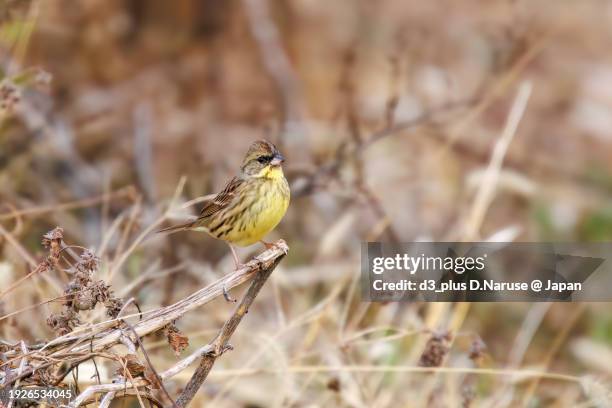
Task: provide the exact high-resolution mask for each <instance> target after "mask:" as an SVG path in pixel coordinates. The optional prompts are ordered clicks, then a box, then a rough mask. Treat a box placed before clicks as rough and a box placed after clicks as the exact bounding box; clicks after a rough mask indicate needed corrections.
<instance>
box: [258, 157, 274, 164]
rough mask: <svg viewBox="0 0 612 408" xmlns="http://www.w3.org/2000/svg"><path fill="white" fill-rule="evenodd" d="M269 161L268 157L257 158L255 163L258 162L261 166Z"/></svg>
mask: <svg viewBox="0 0 612 408" xmlns="http://www.w3.org/2000/svg"><path fill="white" fill-rule="evenodd" d="M270 160H271V158H270V157H268V156H260V157H258V158H257V161H258V162H260V163H261V164H267V163H269V162H270Z"/></svg>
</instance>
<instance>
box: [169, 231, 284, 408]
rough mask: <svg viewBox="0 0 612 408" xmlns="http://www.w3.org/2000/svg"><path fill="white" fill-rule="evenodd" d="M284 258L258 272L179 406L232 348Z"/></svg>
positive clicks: (189, 398)
mask: <svg viewBox="0 0 612 408" xmlns="http://www.w3.org/2000/svg"><path fill="white" fill-rule="evenodd" d="M279 243H280V245H282V247H281V248H282V250H284V251H286V250H287V246H286V244H285V243H284V242H282V241H279V242H277V244H276V245H279ZM282 258H283V257H282V256H281V257H278V258H276V259H275V260H274V261H273V262H272V264H270V265H269V266H268V267H267V268H265V269H262V270H261V271H260V272H259V273H258V274H257V276H256V277H255V279H253V282H252V283H251V286H249V289H248V290H247V293H246V294H245V295H244V297H243V298H242V300H241V301H240V304H239V305H238V306H237V307H236V309H235V310H234V313H233V314H232V316H231V317H230V318H229V319H228V320H227V321H226V322H225V324H224V325H223V327H222V328H221V331H220V332H219V334H218V335H217V337H216V338H215V340H214V341H213V342H212V344H211V345H212V349H211V350H210V351H208V352H207V353H205V354H204V355H203V356H202V359H201V360H200V365H199V366H198V368H197V369H196V371H195V373H193V376H192V377H191V379H190V380H189V382H188V383H187V385H186V386H185V389H184V390H183V392H182V393H181V395H180V396H179V398H178V399H177V400H176V404H177V405H178V406H179V407H181V408H182V407H186V406H187V404H189V402H190V401H191V400H192V399H193V397H194V396H195V394H196V392H197V391H198V390H199V389H200V387H201V386H202V384H203V383H204V381H205V380H206V377H207V376H208V373H210V370H211V369H212V367H213V365H214V364H215V361H216V360H217V358H218V357H220V356H221V355H222V354H223V353H224V352H225V351H227V350H228V349H231V346H230V345H229V339H230V338H231V337H232V334H234V331H236V328H237V327H238V325H239V324H240V322H241V321H242V318H243V317H244V315H245V314H247V313H248V311H249V308H250V307H251V304H253V301H254V300H255V298H256V297H257V294H258V293H259V291H260V290H261V288H262V287H263V285H264V283H266V281H267V280H268V278H269V277H270V275H271V274H272V271H274V269H275V268H276V266H277V265H278V263H279V262H280V261H281V259H282Z"/></svg>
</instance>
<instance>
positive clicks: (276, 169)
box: [256, 166, 285, 180]
mask: <svg viewBox="0 0 612 408" xmlns="http://www.w3.org/2000/svg"><path fill="white" fill-rule="evenodd" d="M256 177H262V178H267V179H271V180H279V179H282V178H283V177H285V175H284V174H283V168H282V167H281V166H266V167H264V168H263V169H262V170H261V171H260V172H259V174H257V176H256Z"/></svg>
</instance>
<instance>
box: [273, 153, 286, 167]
mask: <svg viewBox="0 0 612 408" xmlns="http://www.w3.org/2000/svg"><path fill="white" fill-rule="evenodd" d="M284 161H285V158H284V157H283V155H282V154H280V153H276V154H275V155H274V157H273V158H272V161H271V162H270V165H272V166H280V165H281V164H283V162H284Z"/></svg>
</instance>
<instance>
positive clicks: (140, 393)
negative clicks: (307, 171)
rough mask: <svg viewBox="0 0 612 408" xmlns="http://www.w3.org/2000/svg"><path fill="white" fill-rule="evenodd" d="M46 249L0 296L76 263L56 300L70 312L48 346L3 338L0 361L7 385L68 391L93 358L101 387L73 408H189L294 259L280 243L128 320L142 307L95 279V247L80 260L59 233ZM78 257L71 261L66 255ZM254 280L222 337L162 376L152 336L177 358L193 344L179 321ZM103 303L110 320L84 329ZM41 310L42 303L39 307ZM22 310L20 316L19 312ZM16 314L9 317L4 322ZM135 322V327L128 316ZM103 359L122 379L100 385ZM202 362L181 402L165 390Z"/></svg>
mask: <svg viewBox="0 0 612 408" xmlns="http://www.w3.org/2000/svg"><path fill="white" fill-rule="evenodd" d="M42 244H43V246H45V248H48V249H49V254H48V256H47V257H46V258H45V259H44V260H43V261H42V262H41V263H40V264H39V265H38V266H37V267H36V268H34V269H33V270H32V272H31V273H30V274H28V275H27V276H26V277H24V278H23V279H22V280H20V281H19V282H16V283H15V284H13V285H11V286H9V287H8V288H7V289H5V290H3V292H2V293H0V298H2V297H4V296H5V295H7V294H9V293H10V292H12V291H13V290H15V289H16V288H17V287H18V286H19V285H21V284H24V282H27V280H28V279H29V278H31V277H32V276H36V275H42V274H46V273H49V272H50V271H52V270H55V269H61V268H60V261H61V260H62V259H63V260H64V261H65V262H66V263H68V264H69V265H70V267H69V268H67V269H65V270H64V272H65V273H67V274H68V275H69V276H71V280H70V281H69V282H68V283H67V285H66V287H65V290H64V294H63V295H62V296H59V297H57V298H55V299H53V301H55V302H59V303H61V305H62V308H63V310H62V311H61V312H55V313H52V314H51V315H50V316H49V317H48V319H47V324H48V326H49V327H50V328H51V329H52V330H53V331H54V332H55V333H56V335H57V337H56V338H54V339H53V340H50V341H48V342H42V343H38V344H27V343H26V342H25V341H23V340H21V341H20V342H17V343H15V344H11V343H10V342H6V341H2V343H0V353H1V354H0V356H2V373H1V374H2V375H0V387H2V388H3V389H9V388H14V387H18V386H19V387H25V388H27V387H32V386H47V387H50V386H53V387H60V388H66V387H69V384H66V383H65V382H64V380H65V378H66V377H67V376H69V375H71V374H72V379H73V380H74V383H73V386H76V387H78V384H79V379H78V371H79V365H80V364H82V363H84V362H87V361H91V362H92V364H93V365H94V367H96V379H97V382H98V384H97V385H92V386H89V387H87V388H86V389H84V390H83V391H82V392H80V393H79V394H78V396H76V398H74V400H73V401H72V402H71V403H70V407H79V406H82V405H88V404H91V403H92V402H97V403H99V406H103V407H107V406H109V405H110V403H111V402H112V401H113V400H114V399H116V398H119V397H125V396H126V395H136V397H137V398H138V401H139V402H140V403H141V404H142V403H143V400H147V401H149V402H150V403H153V404H154V405H156V406H160V407H162V406H167V405H168V403H169V404H171V405H172V406H174V407H185V406H187V405H188V404H189V403H190V402H191V400H192V399H193V397H194V396H195V394H196V392H197V391H198V390H199V388H200V387H201V385H202V383H203V382H204V380H205V379H206V377H207V375H208V373H209V372H210V370H211V369H212V366H213V365H214V363H215V360H216V359H217V358H218V357H220V356H221V355H222V354H223V353H224V352H226V351H227V350H230V349H231V348H232V346H231V345H230V344H229V340H230V337H231V336H232V334H233V333H234V331H235V330H236V328H237V327H238V324H239V323H240V321H241V320H242V318H243V317H244V315H245V314H246V313H248V310H249V308H250V306H251V304H252V303H253V301H254V300H255V297H256V296H257V294H258V293H259V290H260V289H261V288H262V286H263V284H264V283H265V282H266V280H267V279H268V277H269V276H270V274H271V273H272V271H273V270H274V269H275V268H276V266H277V265H278V263H279V262H280V261H281V259H282V258H283V257H284V256H285V255H286V254H287V251H288V248H287V246H286V244H285V243H284V242H283V241H282V240H281V241H278V242H277V243H276V244H275V245H276V246H275V247H274V248H273V249H270V250H267V251H266V252H264V253H262V254H260V255H259V256H257V257H256V258H254V259H253V260H252V261H250V262H248V263H247V264H245V266H244V267H243V268H242V269H240V270H237V271H235V272H233V273H232V274H229V275H228V276H226V277H224V278H222V279H220V280H218V281H216V282H214V283H212V284H210V285H208V286H206V287H204V288H202V289H200V290H199V291H197V292H194V293H193V294H191V295H190V296H188V297H186V298H185V299H182V300H180V301H178V302H176V303H174V304H172V305H170V306H167V307H162V308H158V309H154V310H149V311H145V312H140V310H139V312H138V313H136V314H132V315H125V313H124V312H125V311H126V310H128V307H129V306H130V305H134V306H136V304H135V303H134V299H133V298H131V299H129V300H128V301H123V300H122V299H119V298H117V297H115V296H114V295H113V292H112V291H111V290H110V286H109V285H107V284H106V283H105V282H104V281H102V280H95V279H94V277H95V276H96V275H97V272H98V267H99V259H98V258H97V257H96V256H95V255H94V254H93V253H92V252H91V251H89V250H87V249H83V248H81V249H82V253H81V254H80V255H78V256H77V255H75V254H74V253H73V252H74V251H73V250H74V249H75V246H71V245H65V244H64V242H63V230H62V229H61V228H59V227H58V228H55V229H54V230H52V231H50V232H48V233H47V234H45V235H44V238H43V241H42ZM67 257H68V258H69V257H72V258H73V259H72V261H69V260H66V258H67ZM249 280H251V281H252V283H251V285H250V287H249V289H248V290H247V292H246V293H245V295H244V297H243V298H242V300H241V301H240V303H239V304H238V306H237V307H236V309H235V311H234V313H233V314H232V315H231V316H230V317H229V319H228V320H227V321H226V322H225V323H224V324H223V326H222V328H221V330H220V331H219V333H218V335H217V336H216V337H215V338H214V339H213V340H212V341H211V342H210V343H209V344H207V345H206V346H204V347H200V348H198V349H197V350H196V351H195V352H194V353H192V354H191V355H189V356H188V357H186V358H184V359H182V360H180V361H178V362H177V363H175V364H174V365H173V366H172V367H169V368H167V369H166V370H164V371H163V372H162V373H158V372H157V371H156V369H155V368H154V366H153V365H152V363H151V360H150V358H149V356H148V354H147V352H146V348H145V347H144V346H143V340H142V338H144V337H145V336H147V335H150V334H155V333H163V334H164V335H165V336H166V338H167V340H168V344H169V346H170V347H171V348H172V350H173V351H174V353H175V354H176V356H177V357H178V356H179V355H180V353H181V352H182V351H183V350H184V349H185V348H186V347H187V346H188V345H189V340H188V337H187V336H185V335H184V334H182V333H181V331H180V330H179V329H178V328H177V327H176V324H175V323H176V321H177V320H179V319H180V318H181V317H183V315H184V314H185V313H187V312H189V311H192V310H193V309H195V308H197V307H199V306H202V305H205V304H207V303H209V302H210V301H212V300H213V299H215V298H216V297H218V296H220V295H222V294H224V291H225V290H228V289H231V288H233V287H235V286H237V285H240V284H241V283H243V282H245V281H249ZM98 304H100V305H102V306H103V309H104V311H105V315H106V319H104V318H102V319H101V320H102V321H100V322H89V323H87V324H85V323H84V322H83V321H82V320H81V319H80V313H81V312H84V311H91V310H94V309H95V307H96V305H98ZM37 306H40V304H39V305H35V307H37ZM19 312H22V311H17V312H16V313H14V314H18V313H19ZM11 315H13V314H10V315H7V316H3V317H2V318H3V319H5V318H7V317H10V316H11ZM130 317H132V318H136V319H137V320H136V321H134V322H133V323H129V320H128V319H129V318H130ZM119 344H122V345H123V346H124V347H125V349H126V351H125V352H121V351H116V349H115V346H116V345H119ZM96 359H99V360H105V359H106V360H109V361H111V362H113V363H114V364H115V365H116V366H117V370H116V376H115V377H114V378H113V381H112V382H111V383H108V384H101V383H100V382H101V377H100V374H99V373H98V372H97V365H96ZM197 360H199V361H200V363H199V366H198V368H197V369H196V371H195V372H194V374H193V376H192V378H191V379H190V381H189V382H188V383H187V385H186V386H185V388H184V389H183V391H182V392H181V394H180V395H179V396H178V398H177V400H176V402H175V401H174V399H173V397H172V396H171V395H170V394H169V393H168V391H167V390H166V388H165V387H164V381H167V380H169V379H170V378H172V377H173V376H175V375H177V374H178V373H180V372H181V371H182V370H184V369H186V368H187V367H189V366H190V365H191V364H192V363H193V362H195V361H197ZM159 389H161V390H163V396H165V397H166V398H167V400H166V404H163V403H162V402H161V401H160V400H158V398H157V396H156V395H155V394H154V393H153V391H154V390H159Z"/></svg>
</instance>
